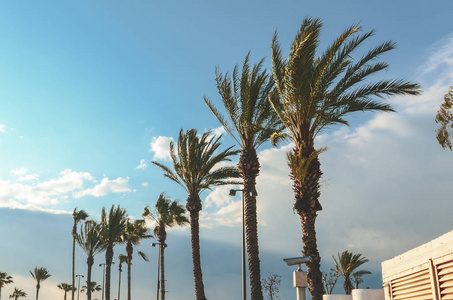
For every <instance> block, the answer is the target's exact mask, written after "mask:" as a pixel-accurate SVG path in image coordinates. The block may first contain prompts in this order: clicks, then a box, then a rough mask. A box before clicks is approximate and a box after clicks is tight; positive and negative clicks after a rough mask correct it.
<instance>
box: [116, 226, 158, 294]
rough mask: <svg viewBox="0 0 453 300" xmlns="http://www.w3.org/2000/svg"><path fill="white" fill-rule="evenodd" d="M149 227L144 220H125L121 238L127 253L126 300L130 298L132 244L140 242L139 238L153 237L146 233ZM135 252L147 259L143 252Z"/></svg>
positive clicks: (135, 244)
mask: <svg viewBox="0 0 453 300" xmlns="http://www.w3.org/2000/svg"><path fill="white" fill-rule="evenodd" d="M148 231H149V229H148V228H147V227H146V223H145V220H135V221H134V222H132V223H131V222H130V221H129V220H127V223H126V230H125V231H124V233H123V235H122V237H121V239H122V240H123V242H125V243H126V253H127V259H126V263H127V300H131V299H132V298H131V287H132V284H131V267H132V254H133V252H134V246H137V245H138V244H140V242H141V240H143V239H148V238H151V237H153V236H152V235H149V234H148ZM137 253H138V254H139V255H140V256H141V257H142V258H143V259H144V260H145V261H148V258H147V257H146V255H145V253H143V252H141V251H137Z"/></svg>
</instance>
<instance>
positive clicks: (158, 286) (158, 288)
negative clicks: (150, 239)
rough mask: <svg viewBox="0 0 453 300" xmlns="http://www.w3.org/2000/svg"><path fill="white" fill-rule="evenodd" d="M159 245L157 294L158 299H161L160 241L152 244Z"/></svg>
mask: <svg viewBox="0 0 453 300" xmlns="http://www.w3.org/2000/svg"><path fill="white" fill-rule="evenodd" d="M156 245H159V252H158V254H157V288H156V290H157V296H156V299H157V300H159V290H160V243H152V244H151V246H153V247H156Z"/></svg>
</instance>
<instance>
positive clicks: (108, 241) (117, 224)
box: [100, 205, 127, 300]
mask: <svg viewBox="0 0 453 300" xmlns="http://www.w3.org/2000/svg"><path fill="white" fill-rule="evenodd" d="M126 223H127V213H126V210H125V209H123V208H120V206H118V207H116V208H115V206H114V205H112V207H111V208H110V212H109V214H108V216H107V213H106V211H105V207H103V208H102V213H101V230H100V238H101V241H102V242H103V243H104V244H105V247H106V251H105V265H106V268H105V300H110V281H111V274H112V273H111V271H112V262H113V254H114V253H113V247H114V246H115V245H117V244H119V243H122V240H121V237H122V235H123V234H124V231H125V229H126Z"/></svg>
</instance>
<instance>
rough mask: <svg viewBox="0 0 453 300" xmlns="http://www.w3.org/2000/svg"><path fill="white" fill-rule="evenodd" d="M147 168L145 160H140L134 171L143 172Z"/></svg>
mask: <svg viewBox="0 0 453 300" xmlns="http://www.w3.org/2000/svg"><path fill="white" fill-rule="evenodd" d="M147 167H148V164H147V163H146V160H144V159H142V160H140V164H139V165H138V166H137V167H136V169H139V170H144V169H146V168H147Z"/></svg>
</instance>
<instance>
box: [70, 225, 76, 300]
mask: <svg viewBox="0 0 453 300" xmlns="http://www.w3.org/2000/svg"><path fill="white" fill-rule="evenodd" d="M76 235H77V225H76V224H75V223H74V227H73V228H72V288H71V295H72V296H71V300H74V295H75V288H74V287H75V243H76Z"/></svg>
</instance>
